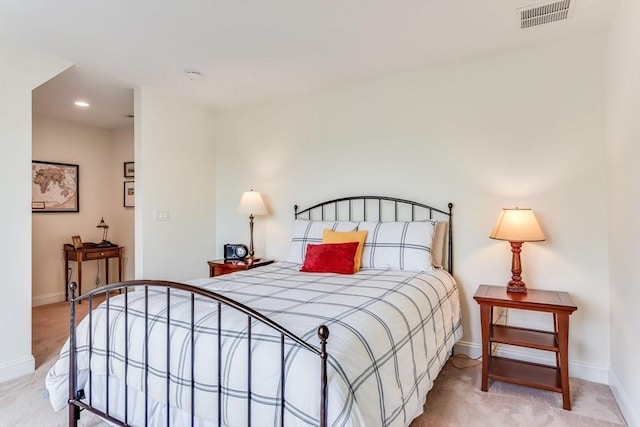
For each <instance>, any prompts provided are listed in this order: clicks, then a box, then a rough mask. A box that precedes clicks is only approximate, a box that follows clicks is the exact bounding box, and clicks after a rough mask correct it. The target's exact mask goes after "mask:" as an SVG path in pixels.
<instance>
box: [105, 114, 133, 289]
mask: <svg viewBox="0 0 640 427" xmlns="http://www.w3.org/2000/svg"><path fill="white" fill-rule="evenodd" d="M133 135H134V130H133V125H131V126H125V127H122V128H119V129H115V130H113V131H112V132H111V140H112V143H111V148H112V151H111V157H110V159H111V173H110V176H111V179H110V181H109V182H110V184H109V185H110V186H111V188H112V189H113V191H112V194H111V196H112V198H111V202H110V203H111V206H112V209H111V213H110V215H109V223H108V224H109V227H110V228H109V240H110V241H112V242H114V243H117V244H118V245H120V246H124V248H125V249H124V278H123V279H124V280H133V279H134V278H135V232H134V230H135V208H125V207H124V193H123V192H124V182H125V181H130V180H133V181H135V179H132V178H125V177H124V162H133V161H135V160H134V157H133V151H134V146H133ZM113 264H114V265H115V264H117V263H116V262H114V263H113ZM113 277H117V276H113Z"/></svg>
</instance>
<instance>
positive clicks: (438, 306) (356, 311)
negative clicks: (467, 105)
mask: <svg viewBox="0 0 640 427" xmlns="http://www.w3.org/2000/svg"><path fill="white" fill-rule="evenodd" d="M299 268H300V265H299V264H293V263H284V262H281V263H276V264H272V265H270V266H265V267H261V268H258V269H253V270H249V271H246V272H240V273H234V274H231V275H225V276H222V277H221V278H215V279H214V278H211V279H209V278H207V279H200V280H195V281H191V282H190V283H191V284H194V285H198V286H202V287H204V288H207V289H210V290H213V291H216V292H219V293H221V294H224V295H225V296H228V297H230V298H232V299H234V300H237V301H239V302H241V303H243V304H246V305H248V306H250V307H252V308H254V309H255V310H257V311H259V312H260V313H262V314H264V315H266V316H267V317H270V318H272V319H273V320H274V321H275V322H277V323H279V324H281V325H283V326H284V327H285V328H287V329H289V330H290V331H291V332H293V333H294V334H296V335H297V336H299V337H301V338H303V339H305V340H307V341H308V342H310V343H312V344H314V345H315V346H318V342H319V341H318V338H317V332H316V331H317V328H318V326H319V325H321V324H325V325H327V326H328V327H329V330H330V336H329V340H328V347H327V351H328V354H329V368H328V383H329V404H328V407H329V410H328V413H329V425H331V426H380V425H384V426H407V425H409V424H410V422H411V420H412V419H413V418H415V417H416V416H417V415H419V414H420V413H421V412H422V406H423V404H424V400H425V397H426V394H427V391H428V390H429V389H430V388H431V387H432V385H433V380H434V379H435V378H436V376H437V375H438V373H439V372H440V369H441V367H442V365H443V364H444V363H445V361H446V359H447V357H448V356H449V354H450V351H451V348H452V347H453V345H454V344H455V342H456V341H457V340H458V339H460V337H461V336H462V327H461V322H460V303H459V297H458V292H457V287H456V285H455V282H454V280H453V278H452V277H451V276H450V275H449V274H448V273H446V272H445V271H442V270H435V271H431V272H428V273H412V272H404V271H390V270H361V271H360V272H359V273H357V274H354V275H337V274H330V273H301V272H299V271H298V270H299ZM152 294H153V292H150V302H149V313H152V314H151V315H150V317H149V318H150V320H149V324H150V325H152V328H151V333H150V343H151V344H150V352H149V363H150V367H151V368H150V374H149V396H150V403H149V408H150V410H149V412H150V414H151V416H152V417H153V420H152V422H151V423H150V424H149V425H158V426H160V425H166V422H165V420H166V418H167V412H166V411H167V404H166V403H167V396H166V392H165V390H166V365H167V361H166V356H165V354H166V348H165V340H166V320H165V319H166V313H165V311H166V306H167V304H166V294H165V293H162V294H157V295H152ZM171 295H172V296H171V311H170V317H171V319H172V320H171V346H172V356H171V358H170V362H171V363H170V365H171V383H170V394H169V395H170V399H169V406H170V407H171V409H170V412H169V418H170V420H171V424H172V425H185V423H186V422H187V421H189V423H190V415H189V412H190V407H191V391H190V381H191V363H190V352H191V344H190V342H191V338H190V336H191V334H190V330H189V326H188V321H189V318H190V315H191V314H190V313H191V311H190V303H189V299H188V298H185V297H184V296H183V295H180V293H179V292H172V294H171ZM142 296H143V292H141V291H137V292H133V293H129V297H128V298H129V314H128V327H129V330H130V334H131V336H132V337H133V338H132V339H130V340H129V349H128V358H129V359H128V360H129V362H128V365H127V366H128V367H127V369H128V374H127V384H128V388H129V418H128V422H129V423H130V424H131V425H144V424H143V423H144V420H143V418H144V392H143V390H144V370H142V369H140V366H141V363H142V361H143V360H144V329H143V327H144V314H143V310H144V308H143V307H144V305H143V302H142ZM122 301H123V295H120V296H117V297H111V299H110V305H111V310H114V309H117V308H118V307H119V308H120V311H121V312H120V313H114V312H113V311H112V313H111V315H110V322H109V323H110V326H109V328H110V329H111V333H112V334H114V336H115V338H112V339H111V342H110V345H109V348H110V352H109V354H110V357H109V371H108V372H109V382H110V392H111V397H110V400H109V411H110V414H111V415H113V416H116V417H117V418H123V414H124V392H123V387H122V384H123V378H124V361H123V360H124V315H123V313H122ZM216 307H217V306H216V305H215V304H214V305H212V304H211V303H208V302H201V299H200V298H197V300H196V309H195V319H196V325H197V326H196V334H195V340H196V346H195V347H196V354H197V357H196V364H195V381H196V391H195V401H194V406H195V415H196V425H199V426H214V425H217V422H218V421H217V416H218V407H217V406H218V405H217V387H218V380H217V363H218V360H217V355H216V352H217V350H216V348H217V332H216V330H217V309H216ZM105 311H106V310H104V309H103V307H102V306H101V307H100V308H98V309H97V310H96V311H95V312H94V315H93V319H92V323H93V330H94V333H93V337H92V343H91V344H92V346H93V356H92V358H91V368H92V389H93V393H92V396H91V397H92V400H93V402H92V405H93V406H96V407H99V408H102V409H103V410H104V409H105V405H104V402H105V398H104V390H105V383H106V373H107V369H106V363H105V362H106V360H105V357H104V355H105V338H104V336H105V329H106V324H105V315H104V314H105ZM222 319H223V323H222V329H223V334H222V336H223V340H222V341H223V353H222V360H221V362H222V371H223V376H222V388H223V393H222V396H223V399H222V402H223V405H222V406H223V412H222V422H223V425H229V426H243V425H247V420H246V408H247V400H246V395H247V392H246V390H247V385H246V382H247V379H246V370H247V360H246V354H247V351H246V347H247V342H246V339H244V338H246V327H247V317H246V315H242V314H239V313H237V312H234V311H233V310H230V309H228V308H227V309H223V311H222ZM88 335H89V334H88V321H87V318H85V319H84V321H83V322H82V324H81V325H80V327H79V328H78V334H77V336H78V338H77V339H78V349H79V356H78V368H79V376H78V385H79V387H84V388H85V392H86V393H87V395H89V394H91V393H90V391H89V386H88V384H87V381H88V367H89V357H88ZM286 354H287V358H286V387H285V390H286V395H285V401H286V410H285V425H287V426H292V425H293V426H298V425H305V426H306V425H318V423H319V421H318V419H319V392H320V390H319V388H320V387H319V380H320V373H319V370H320V362H319V358H318V356H316V355H315V354H312V353H311V352H309V351H307V350H304V349H300V348H299V347H293V346H291V345H289V344H288V345H287V347H286ZM279 358H280V338H279V334H275V333H274V332H272V331H271V330H269V329H268V328H266V327H265V326H263V325H260V324H257V323H255V322H254V323H253V324H252V361H253V365H252V372H253V380H252V394H253V396H252V397H253V398H252V404H251V411H252V422H253V423H254V425H258V426H265V425H280V411H279V408H278V407H277V406H276V405H277V404H278V403H279V388H278V387H279V382H280V364H279V363H280V362H279ZM68 365H69V363H68V342H67V343H66V344H65V346H64V347H63V349H62V350H61V355H60V359H59V360H58V361H57V362H56V364H55V365H54V366H53V367H52V368H51V370H50V371H49V373H48V375H47V378H46V384H47V389H48V390H49V394H50V399H51V404H52V406H53V407H54V409H56V410H60V409H62V408H64V407H65V406H66V400H67V396H68ZM189 423H186V424H189Z"/></svg>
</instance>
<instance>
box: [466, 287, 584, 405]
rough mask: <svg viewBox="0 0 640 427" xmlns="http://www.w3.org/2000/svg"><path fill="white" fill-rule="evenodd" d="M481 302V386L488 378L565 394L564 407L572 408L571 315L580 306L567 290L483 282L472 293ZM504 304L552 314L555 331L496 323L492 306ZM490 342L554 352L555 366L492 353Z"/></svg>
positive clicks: (485, 387) (486, 387) (483, 388)
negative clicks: (515, 289) (522, 289)
mask: <svg viewBox="0 0 640 427" xmlns="http://www.w3.org/2000/svg"><path fill="white" fill-rule="evenodd" d="M473 299H475V300H476V301H477V302H478V304H480V322H481V324H482V385H481V387H480V389H481V390H482V391H487V389H488V382H489V378H491V379H493V380H499V381H506V382H510V383H514V384H520V385H526V386H529V387H536V388H540V389H544V390H550V391H555V392H558V393H562V407H563V408H564V409H567V410H571V398H570V394H569V316H570V315H571V313H573V312H574V311H576V310H577V309H578V307H577V306H576V304H575V303H574V302H573V299H571V295H569V294H568V293H567V292H557V291H544V290H540V289H531V288H528V289H527V293H526V294H525V293H509V292H507V288H506V286H489V285H480V286H479V287H478V290H477V291H476V293H475V295H474V296H473ZM494 307H505V308H514V309H518V310H531V311H542V312H547V313H553V331H540V330H536V329H528V328H518V327H515V326H505V325H497V324H494V323H493V308H494ZM491 343H502V344H508V345H515V346H520V347H529V348H535V349H539V350H546V351H552V352H554V353H555V356H556V365H555V366H548V365H542V364H539V363H531V362H526V361H522V360H515V359H510V358H506V357H497V356H492V355H491V350H490V349H491Z"/></svg>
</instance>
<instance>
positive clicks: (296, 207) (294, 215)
mask: <svg viewBox="0 0 640 427" xmlns="http://www.w3.org/2000/svg"><path fill="white" fill-rule="evenodd" d="M293 218H294V219H297V218H298V205H293Z"/></svg>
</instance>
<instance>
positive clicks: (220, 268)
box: [207, 259, 273, 277]
mask: <svg viewBox="0 0 640 427" xmlns="http://www.w3.org/2000/svg"><path fill="white" fill-rule="evenodd" d="M207 264H209V277H214V276H222V275H223V274H229V273H233V272H234V271H242V270H251V269H252V268H257V267H262V266H264V265H269V264H273V260H272V259H260V260H258V261H254V262H251V261H225V260H223V259H216V260H213V261H207Z"/></svg>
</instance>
